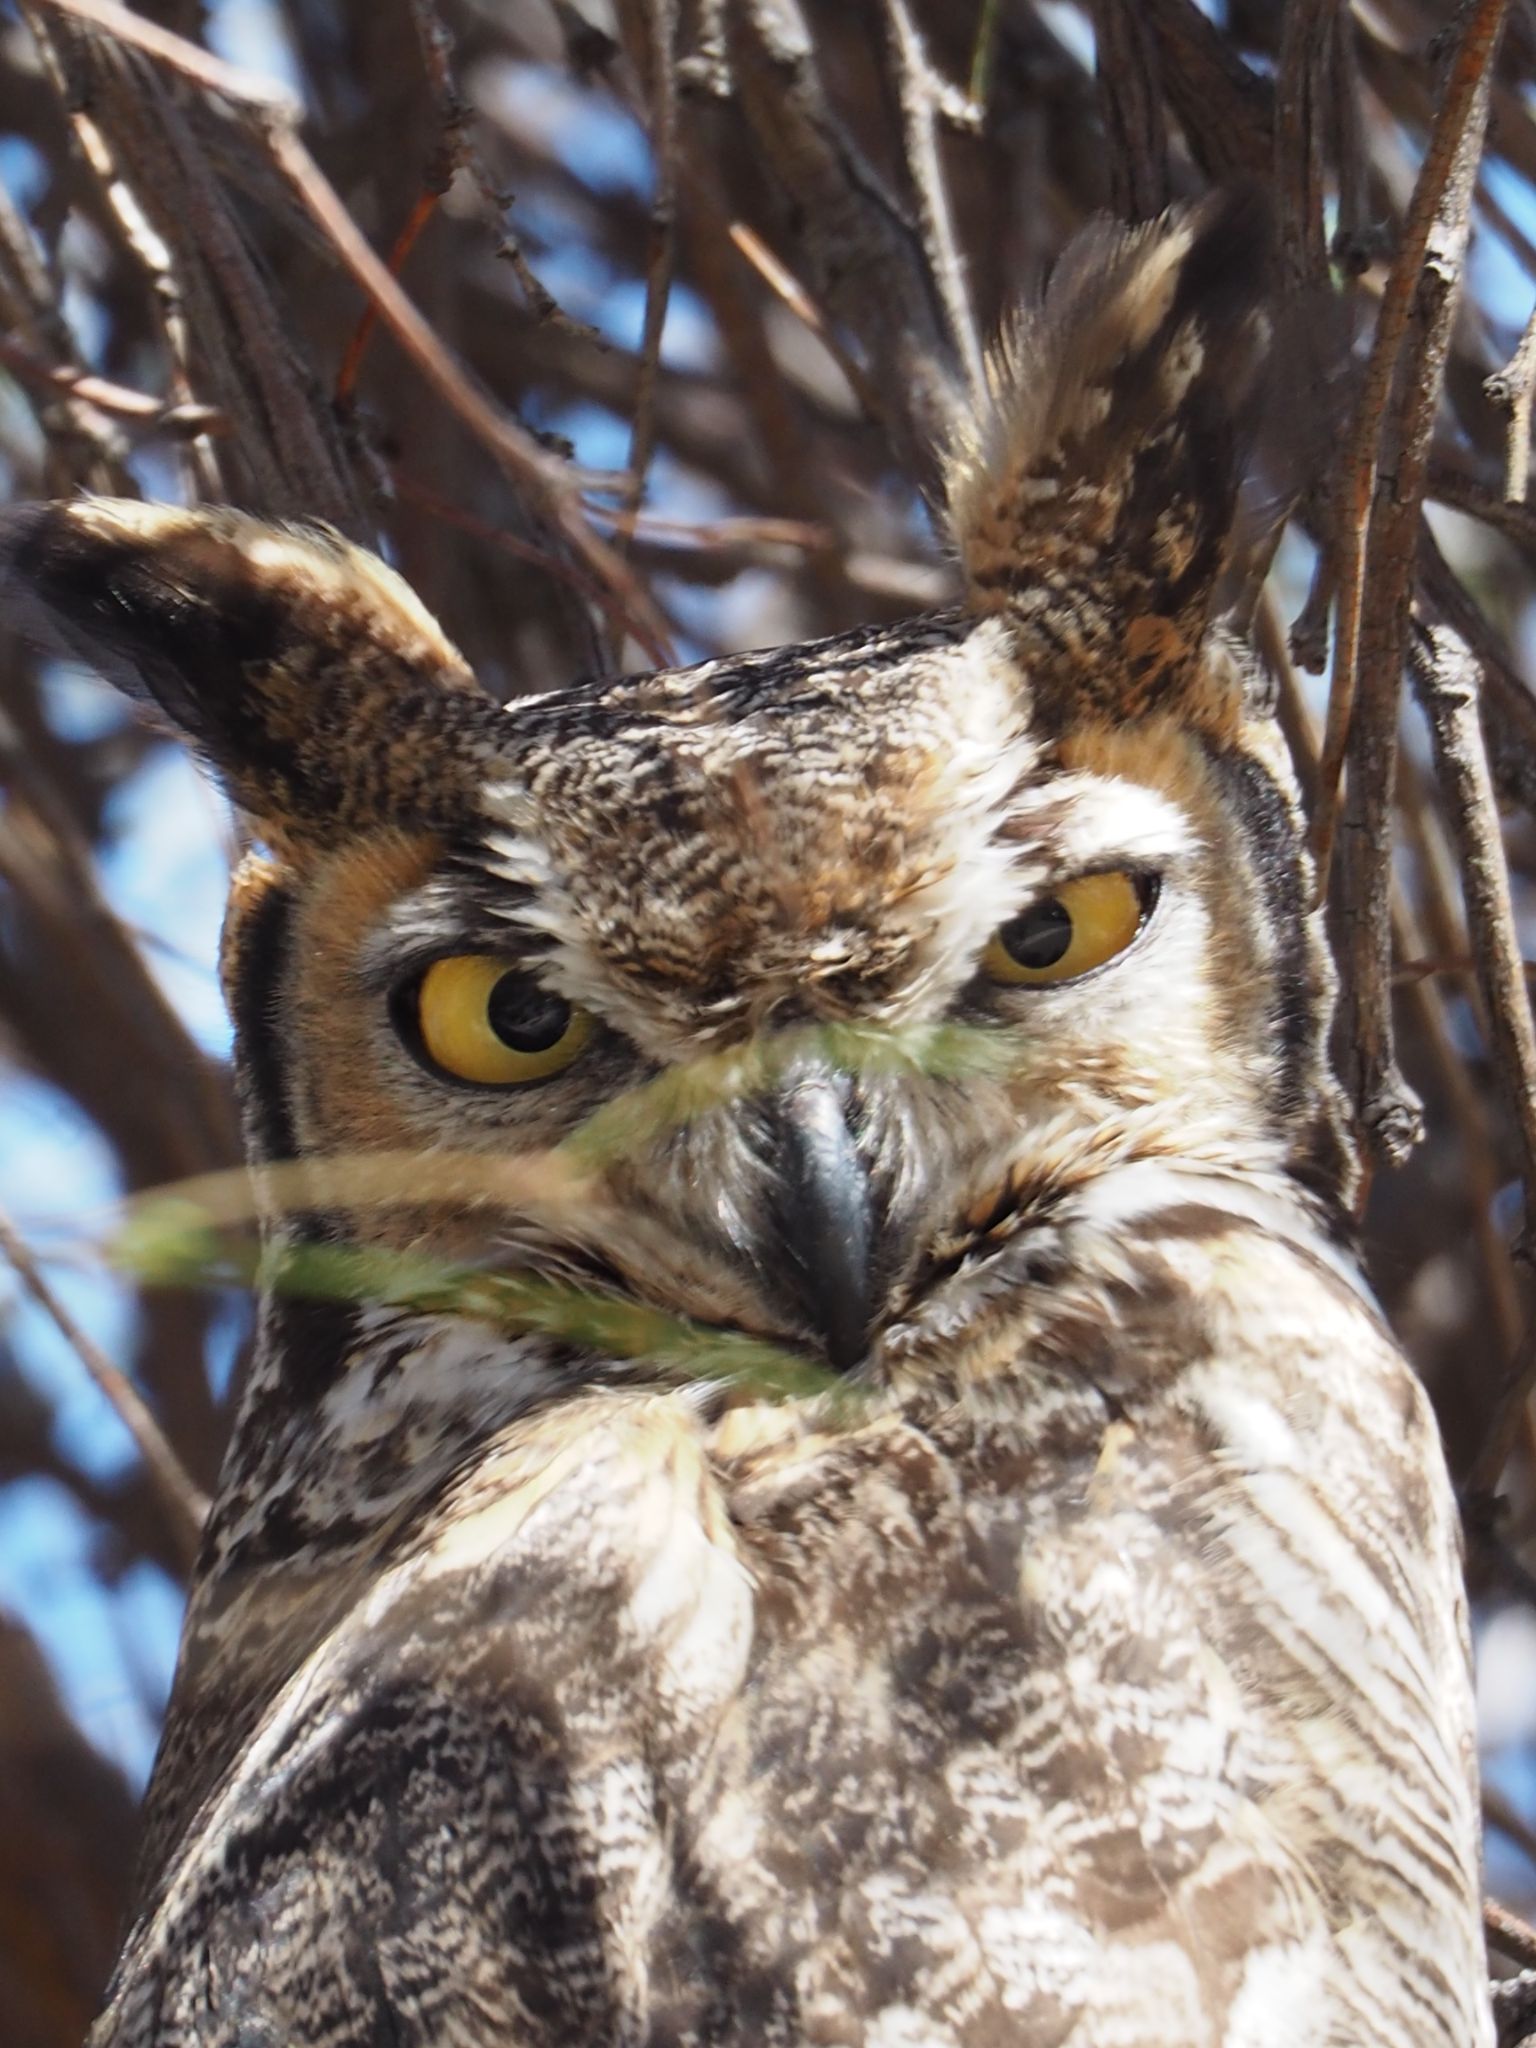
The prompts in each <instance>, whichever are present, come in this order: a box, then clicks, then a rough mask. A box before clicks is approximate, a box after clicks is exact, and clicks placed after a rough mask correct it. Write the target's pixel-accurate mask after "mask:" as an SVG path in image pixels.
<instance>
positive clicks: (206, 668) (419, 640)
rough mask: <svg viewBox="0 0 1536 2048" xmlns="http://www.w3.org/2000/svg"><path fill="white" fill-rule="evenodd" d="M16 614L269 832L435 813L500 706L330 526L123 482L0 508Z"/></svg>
mask: <svg viewBox="0 0 1536 2048" xmlns="http://www.w3.org/2000/svg"><path fill="white" fill-rule="evenodd" d="M0 602H3V603H4V604H5V605H6V608H7V611H8V614H9V616H10V619H11V621H12V623H13V624H15V625H17V626H19V627H20V628H21V630H23V631H32V632H35V633H37V634H38V636H39V637H40V638H42V639H43V640H44V642H45V643H46V644H51V645H52V646H53V647H55V648H56V649H57V650H58V651H59V652H60V653H62V654H65V655H67V656H69V657H70V658H72V659H76V660H79V661H83V662H86V663H88V664H89V665H90V666H92V667H94V668H96V669H98V670H99V671H100V672H101V673H102V674H103V675H105V676H106V677H107V678H108V679H109V680H110V681H112V682H114V683H116V684H117V685H118V686H119V687H120V688H122V689H124V690H126V691H128V693H129V694H130V695H132V696H135V697H138V698H140V699H143V700H147V701H149V702H151V703H153V704H154V705H156V706H157V707H158V708H159V710H160V711H161V712H162V713H163V714H164V715H165V717H166V718H168V719H169V720H170V721H171V723H172V724H173V725H174V726H175V727H176V728H177V730H178V731H179V732H181V733H182V734H183V735H184V736H185V738H186V739H187V740H188V741H189V742H190V743H191V744H192V745H193V746H194V747H195V748H196V749H197V751H198V752H199V753H200V754H201V755H202V756H203V757H204V758H205V759H206V760H207V761H208V762H209V764H210V765H211V766H212V767H213V769H214V770H215V772H216V773H217V774H218V775H219V776H220V778H221V779H222V781H223V782H224V783H225V785H226V786H227V788H228V789H229V792H230V795H231V797H232V798H233V799H234V801H235V802H236V803H237V804H238V805H239V806H240V807H241V809H242V810H244V811H246V812H248V813H249V814H250V816H251V817H252V819H253V820H254V821H255V822H256V824H257V825H258V827H259V829H260V830H261V831H262V832H263V835H264V836H267V837H273V838H277V839H282V840H290V841H291V840H300V841H302V840H304V839H306V838H319V837H322V836H324V837H327V838H332V837H334V836H335V835H336V834H337V833H345V832H347V831H348V830H363V829H366V828H368V827H369V826H372V825H378V824H417V825H421V826H425V827H429V828H430V827H434V826H444V827H446V826H449V825H451V824H452V823H454V822H457V821H458V820H459V819H460V818H461V817H462V816H463V815H464V813H465V812H466V811H467V810H469V809H470V808H472V805H473V796H474V792H475V790H476V789H477V787H478V786H479V783H480V780H481V777H482V775H483V772H484V765H485V762H486V760H487V758H488V757H489V756H490V755H492V754H494V753H495V751H496V750H497V741H498V739H499V738H500V733H501V730H502V728H500V726H499V721H500V719H501V715H502V714H501V713H500V711H499V710H498V708H497V707H496V705H495V704H493V703H492V702H491V700H490V699H489V698H487V697H485V696H484V695H482V694H481V693H480V691H479V690H478V688H477V687H476V684H475V681H474V678H473V676H472V675H471V673H470V671H469V669H468V667H467V666H466V664H465V662H464V659H463V657H462V656H461V655H460V654H459V653H458V652H457V650H456V649H455V648H454V647H453V646H452V645H451V643H450V642H449V641H448V640H447V639H446V638H445V637H444V635H443V633H442V631H441V629H440V628H439V627H438V625H437V624H436V622H435V621H434V620H433V619H432V617H431V615H430V614H429V613H428V612H427V611H426V610H425V609H424V607H423V606H422V605H421V604H420V602H419V601H418V600H417V598H416V596H415V595H414V593H413V592H412V591H411V590H410V588H409V587H408V585H407V584H405V583H404V582H403V581H402V580H401V578H400V577H398V576H396V575H395V574H394V572H393V571H392V570H391V569H388V568H387V567H386V566H385V565H384V563H382V562H381V561H379V560H378V559H377V557H376V556H373V555H370V554H368V553H366V552H365V551H364V550H363V549H361V548H357V547H354V546H353V545H352V544H351V543H350V542H349V541H346V540H344V539H343V538H342V536H341V535H340V534H338V533H336V532H334V531H333V530H332V529H330V528H329V527H324V526H318V525H316V526H274V525H268V524H265V523H264V522H262V521H260V520H257V519H253V518H250V517H249V516H248V515H246V514H244V513H241V512H235V511H232V510H230V509H228V508H226V507H217V508H213V509H209V510H204V511H181V510H177V509H174V508H172V507H168V506H163V505H143V504H138V503H135V502H133V501H132V500H129V499H114V498H98V499H82V500H80V501H78V502H76V503H60V504H42V505H26V506H22V507H20V508H19V509H18V510H16V511H13V512H9V513H6V514H5V515H4V516H3V517H0Z"/></svg>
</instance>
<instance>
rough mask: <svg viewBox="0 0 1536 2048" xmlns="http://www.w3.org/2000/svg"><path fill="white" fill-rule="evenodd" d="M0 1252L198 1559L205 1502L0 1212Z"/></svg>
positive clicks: (176, 1535)
mask: <svg viewBox="0 0 1536 2048" xmlns="http://www.w3.org/2000/svg"><path fill="white" fill-rule="evenodd" d="M0 1252H3V1253H4V1255H5V1257H6V1258H7V1259H8V1260H9V1262H10V1264H11V1267H12V1269H13V1270H14V1272H15V1274H16V1277H17V1278H18V1279H19V1280H20V1282H21V1284H22V1286H23V1287H24V1288H25V1289H26V1290H27V1293H28V1294H30V1295H31V1297H32V1299H33V1300H34V1301H35V1302H36V1303H37V1305H38V1307H39V1308H40V1309H42V1311H43V1312H44V1314H45V1315H47V1316H48V1317H49V1318H50V1319H51V1320H52V1322H53V1323H54V1325H55V1327H56V1328H57V1330H58V1332H59V1334H60V1336H62V1337H63V1339H64V1341H65V1342H66V1343H67V1344H68V1345H69V1346H70V1348H71V1350H72V1351H73V1352H74V1353H75V1356H76V1357H77V1358H78V1359H79V1360H80V1363H81V1364H82V1365H83V1366H84V1367H85V1369H86V1371H87V1372H88V1373H89V1374H90V1376H91V1378H92V1379H93V1380H94V1381H95V1383H96V1385H97V1387H98V1388H99V1389H100V1391H101V1393H102V1394H103V1395H105V1397H106V1399H107V1400H108V1401H109V1402H110V1403H111V1405H112V1407H113V1409H114V1410H115V1411H116V1413H117V1416H118V1418H119V1420H120V1421H121V1422H122V1424H123V1427H124V1428H125V1429H126V1430H127V1431H128V1434H129V1435H130V1436H131V1437H132V1438H133V1441H134V1443H135V1444H136V1445H137V1446H138V1451H139V1455H140V1457H141V1458H142V1459H143V1460H144V1464H145V1468H146V1470H147V1471H148V1472H149V1474H150V1476H151V1478H152V1480H153V1482H154V1485H155V1488H156V1491H157V1493H158V1496H159V1500H160V1505H161V1509H162V1511H163V1512H164V1514H165V1517H166V1521H167V1524H168V1526H169V1528H170V1531H171V1534H172V1537H173V1540H174V1541H175V1544H176V1547H177V1549H178V1551H180V1553H181V1554H182V1557H183V1559H184V1561H185V1562H186V1563H187V1564H188V1565H190V1564H191V1562H192V1560H193V1558H194V1557H195V1556H196V1554H197V1545H198V1540H199V1537H200V1535H201V1532H202V1526H203V1520H204V1517H205V1516H206V1515H207V1512H208V1502H207V1500H206V1499H205V1497H204V1496H203V1495H202V1494H201V1493H200V1492H199V1491H198V1489H197V1488H196V1487H195V1486H194V1485H193V1484H192V1481H191V1480H190V1479H189V1478H188V1476H187V1474H186V1472H185V1470H184V1469H183V1467H182V1464H181V1460H180V1459H179V1458H178V1457H177V1456H176V1453H175V1452H174V1451H173V1450H172V1449H171V1447H170V1444H169V1443H168V1442H167V1441H166V1439H165V1436H164V1434H163V1432H162V1431H161V1428H160V1425H159V1423H158V1422H156V1420H155V1418H154V1416H153V1415H151V1413H150V1412H149V1409H148V1408H147V1407H146V1406H145V1404H144V1402H143V1401H142V1400H141V1399H140V1397H139V1394H138V1390H137V1389H136V1388H135V1387H134V1386H133V1385H132V1384H131V1383H130V1382H129V1380H128V1378H127V1376H126V1375H125V1374H124V1373H121V1372H119V1371H118V1369H117V1367H116V1366H115V1365H114V1364H113V1363H112V1361H111V1359H110V1358H108V1356H107V1354H106V1353H105V1352H104V1351H103V1350H102V1349H101V1347H100V1345H99V1344H97V1343H96V1342H95V1340H94V1339H93V1338H92V1337H90V1336H89V1335H88V1334H87V1333H86V1332H85V1331H84V1330H83V1329H81V1327H80V1325H79V1324H78V1323H77V1322H76V1321H75V1319H74V1317H73V1316H72V1315H71V1314H70V1312H69V1310H68V1309H67V1308H66V1307H65V1306H64V1304H63V1302H62V1301H60V1299H59V1297H58V1295H57V1294H55V1293H54V1291H53V1289H52V1288H51V1287H50V1286H49V1285H48V1282H47V1281H46V1280H45V1279H44V1278H43V1275H42V1273H41V1271H40V1270H39V1268H38V1264H37V1261H36V1260H35V1259H34V1258H33V1256H32V1254H31V1252H29V1251H28V1249H27V1246H26V1244H25V1242H24V1240H23V1239H22V1237H21V1234H20V1232H19V1231H18V1230H17V1229H16V1227H15V1225H14V1224H13V1223H12V1222H11V1220H10V1218H9V1217H8V1216H7V1215H6V1214H5V1213H4V1211H3V1210H0Z"/></svg>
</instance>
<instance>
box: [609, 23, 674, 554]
mask: <svg viewBox="0 0 1536 2048" xmlns="http://www.w3.org/2000/svg"><path fill="white" fill-rule="evenodd" d="M643 12H644V15H645V26H646V45H647V47H646V57H647V63H646V86H647V98H648V101H649V104H650V110H651V158H652V162H653V164H654V167H655V188H654V190H653V192H652V194H651V222H650V233H649V235H648V237H647V240H646V253H645V318H644V321H643V323H642V326H641V334H640V367H639V376H638V378H637V380H636V384H635V409H634V412H633V414H632V415H631V418H630V430H629V464H628V473H627V476H626V479H625V484H624V489H623V492H622V494H621V496H620V501H619V518H618V523H617V526H616V528H615V531H614V536H613V544H614V546H615V547H616V548H617V549H619V550H620V551H622V550H623V549H624V548H626V547H627V546H628V544H629V540H630V537H631V535H632V534H633V532H634V520H635V514H636V513H637V512H638V511H639V509H640V501H641V499H642V498H643V497H644V496H645V480H646V477H647V475H648V474H649V471H650V467H651V458H652V456H653V455H654V454H655V452H656V385H657V380H658V378H659V376H660V374H661V340H662V335H663V333H664V332H665V329H666V324H667V305H668V302H669V301H670V299H671V296H672V275H673V270H674V268H675V265H676V261H677V71H676V56H677V0H644V7H643Z"/></svg>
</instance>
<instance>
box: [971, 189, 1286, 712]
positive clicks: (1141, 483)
mask: <svg viewBox="0 0 1536 2048" xmlns="http://www.w3.org/2000/svg"><path fill="white" fill-rule="evenodd" d="M1270 246H1271V236H1270V227H1269V216H1268V209H1267V206H1266V204H1265V202H1264V200H1263V198H1262V195H1261V194H1260V193H1259V192H1258V191H1257V189H1256V188H1244V189H1243V190H1241V191H1238V192H1233V193H1224V194H1217V195H1214V196H1213V197H1212V198H1210V199H1207V200H1204V201H1202V202H1200V203H1199V204H1198V205H1196V206H1193V207H1185V208H1175V209H1173V210H1172V211H1170V212H1169V213H1166V214H1164V215H1163V216H1162V218H1161V219H1159V220H1157V221H1154V222H1152V223H1150V224H1149V225H1148V226H1146V227H1143V228H1137V229H1126V228H1123V227H1120V226H1118V225H1117V224H1115V223H1113V222H1109V221H1100V222H1097V223H1095V224H1094V225H1092V226H1091V227H1089V228H1087V229H1086V230H1085V231H1084V232H1083V233H1082V234H1080V235H1079V236H1077V238H1076V239H1075V240H1074V241H1073V242H1072V243H1071V244H1070V245H1069V247H1068V248H1067V250H1066V251H1065V253H1064V254H1063V256H1062V258H1061V260H1060V262H1059V263H1058V265H1057V267H1056V269H1055V272H1054V273H1053V275H1052V277H1051V279H1050V282H1049V284H1048V286H1047V288H1046V291H1045V293H1044V296H1043V298H1042V299H1041V300H1040V302H1039V304H1038V305H1036V306H1034V307H1030V308H1026V310H1025V311H1024V312H1023V313H1022V314H1021V315H1020V316H1019V318H1018V319H1017V321H1016V322H1015V324H1014V326H1013V327H1012V329H1011V330H1010V331H1009V332H1008V333H1007V334H1006V335H1005V337H1004V338H1003V340H1002V342H1001V343H1000V345H999V347H998V348H997V350H996V351H995V353H994V354H993V356H992V359H991V361H990V364H989V385H990V393H991V403H990V406H989V408H988V409H987V411H986V413H985V414H984V416H983V417H982V418H980V419H978V420H977V421H975V422H974V423H972V424H971V425H970V426H968V427H967V428H965V429H963V430H962V432H961V433H960V434H959V436H958V437H957V439H956V441H955V443H954V445H953V446H952V448H951V450H950V451H949V456H948V462H947V478H948V486H949V507H950V523H951V528H952V531H953V534H954V539H955V543H956V545H957V547H958V549H959V553H960V556H961V560H962V563H963V565H964V568H965V572H966V578H967V582H968V584H969V589H970V597H971V601H972V603H973V604H974V605H975V606H976V607H977V608H978V609H981V610H985V611H998V612H1003V613H1005V614H1006V615H1007V616H1009V617H1010V618H1011V619H1012V620H1013V621H1014V622H1015V624H1016V626H1017V627H1018V629H1019V631H1020V633H1021V635H1022V636H1023V638H1024V640H1025V641H1026V643H1027V646H1026V652H1027V654H1028V667H1029V671H1030V674H1031V677H1032V680H1034V681H1035V682H1036V683H1037V685H1038V686H1039V689H1040V692H1041V694H1042V696H1043V697H1045V698H1046V699H1049V698H1051V697H1052V696H1054V697H1055V698H1056V699H1057V700H1058V709H1059V711H1060V712H1061V714H1062V715H1070V716H1082V715H1084V714H1090V715H1091V714H1092V713H1094V712H1095V711H1098V712H1102V713H1105V714H1113V715H1117V716H1122V717H1124V716H1135V715H1137V714H1139V713H1141V712H1144V711H1146V710H1149V709H1151V708H1153V707H1154V706H1157V705H1166V704H1167V703H1168V702H1169V700H1170V699H1176V698H1178V697H1179V696H1180V695H1181V694H1183V695H1187V694H1188V693H1189V692H1190V691H1191V690H1192V688H1193V687H1194V684H1195V679H1196V677H1197V675H1198V671H1199V668H1200V649H1201V644H1202V642H1203V641H1204V638H1205V635H1206V631H1207V628H1208V626H1209V624H1210V619H1211V613H1212V609H1213V600H1214V597H1215V593H1216V590H1217V586H1218V584H1219V582H1220V580H1221V576H1222V572H1223V570H1224V569H1225V567H1226V564H1227V560H1228V555H1229V551H1230V548H1231V544H1232V536H1233V529H1234V525H1235V522H1236V516H1237V506H1238V494H1239V489H1240V486H1241V483H1242V481H1243V467H1244V461H1245V457H1246V454H1247V452H1248V448H1249V445H1250V443H1251V440H1252V436H1253V431H1254V427H1255V423H1256V419H1257V415H1258V413H1259V410H1260V404H1259V388H1260V385H1261V383H1262V381H1263V370H1264V366H1265V358H1266V354H1267V351H1268V345H1269V336H1270V322H1269V318H1268V315H1267V311H1266V298H1267V288H1268V279H1269V269H1270Z"/></svg>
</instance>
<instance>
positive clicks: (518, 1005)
mask: <svg viewBox="0 0 1536 2048" xmlns="http://www.w3.org/2000/svg"><path fill="white" fill-rule="evenodd" d="M485 1019H486V1022H487V1023H488V1024H489V1025H490V1027H491V1029H492V1030H493V1031H494V1032H495V1034H496V1036H497V1037H498V1038H499V1039H500V1040H501V1042H502V1044H503V1045H505V1046H510V1047H511V1049H512V1051H513V1052H548V1051H549V1048H550V1047H551V1046H552V1045H558V1044H559V1042H560V1040H561V1039H562V1038H563V1037H564V1036H565V1034H566V1030H567V1028H568V1027H569V1025H570V1021H571V1006H570V1004H569V1003H568V1002H566V1000H565V999H564V997H563V996H552V995H551V994H550V992H549V990H548V989H547V988H540V986H539V984H538V983H537V982H536V981H535V980H534V979H533V977H532V976H531V975H527V974H504V975H503V976H502V977H501V979H500V981H498V982H497V984H496V986H495V987H494V988H493V989H492V990H491V996H490V1001H489V1002H488V1003H487V1004H486V1006H485Z"/></svg>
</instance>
